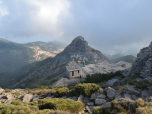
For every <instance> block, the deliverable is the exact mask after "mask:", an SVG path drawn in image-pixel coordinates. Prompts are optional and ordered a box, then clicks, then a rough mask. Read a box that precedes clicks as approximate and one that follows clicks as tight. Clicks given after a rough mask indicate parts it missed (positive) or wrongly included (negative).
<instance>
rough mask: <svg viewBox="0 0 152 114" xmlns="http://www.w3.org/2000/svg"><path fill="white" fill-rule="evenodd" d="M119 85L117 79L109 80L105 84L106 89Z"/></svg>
mask: <svg viewBox="0 0 152 114" xmlns="http://www.w3.org/2000/svg"><path fill="white" fill-rule="evenodd" d="M118 85H119V80H118V79H111V80H109V81H108V82H107V83H106V86H107V87H115V86H118Z"/></svg>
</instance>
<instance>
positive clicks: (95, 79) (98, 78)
mask: <svg viewBox="0 0 152 114" xmlns="http://www.w3.org/2000/svg"><path fill="white" fill-rule="evenodd" d="M115 76H119V77H123V75H122V74H121V71H116V72H114V73H113V72H110V73H107V74H101V73H95V74H92V75H87V78H86V80H85V81H84V83H101V82H104V81H108V80H110V79H112V78H113V77H115ZM123 78H124V77H123Z"/></svg>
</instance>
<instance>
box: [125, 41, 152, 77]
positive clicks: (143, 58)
mask: <svg viewBox="0 0 152 114" xmlns="http://www.w3.org/2000/svg"><path fill="white" fill-rule="evenodd" d="M135 73H139V74H140V75H141V76H143V77H145V78H148V79H151V76H152V42H151V44H150V45H149V46H148V47H146V48H143V49H141V50H140V52H139V53H138V55H137V58H136V60H135V62H133V64H132V67H131V69H130V71H129V72H128V75H134V74H135Z"/></svg>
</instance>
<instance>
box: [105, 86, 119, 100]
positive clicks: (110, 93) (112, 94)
mask: <svg viewBox="0 0 152 114" xmlns="http://www.w3.org/2000/svg"><path fill="white" fill-rule="evenodd" d="M116 93H117V92H116V91H115V90H114V89H112V88H111V87H108V88H107V97H108V98H109V99H111V100H113V99H114V98H115V95H116Z"/></svg>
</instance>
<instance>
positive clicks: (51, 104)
mask: <svg viewBox="0 0 152 114" xmlns="http://www.w3.org/2000/svg"><path fill="white" fill-rule="evenodd" d="M38 105H39V108H40V109H56V110H63V111H70V112H72V113H78V112H80V111H82V110H83V109H84V104H83V103H81V102H78V101H73V100H71V99H58V98H53V99H42V100H39V102H38Z"/></svg>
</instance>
